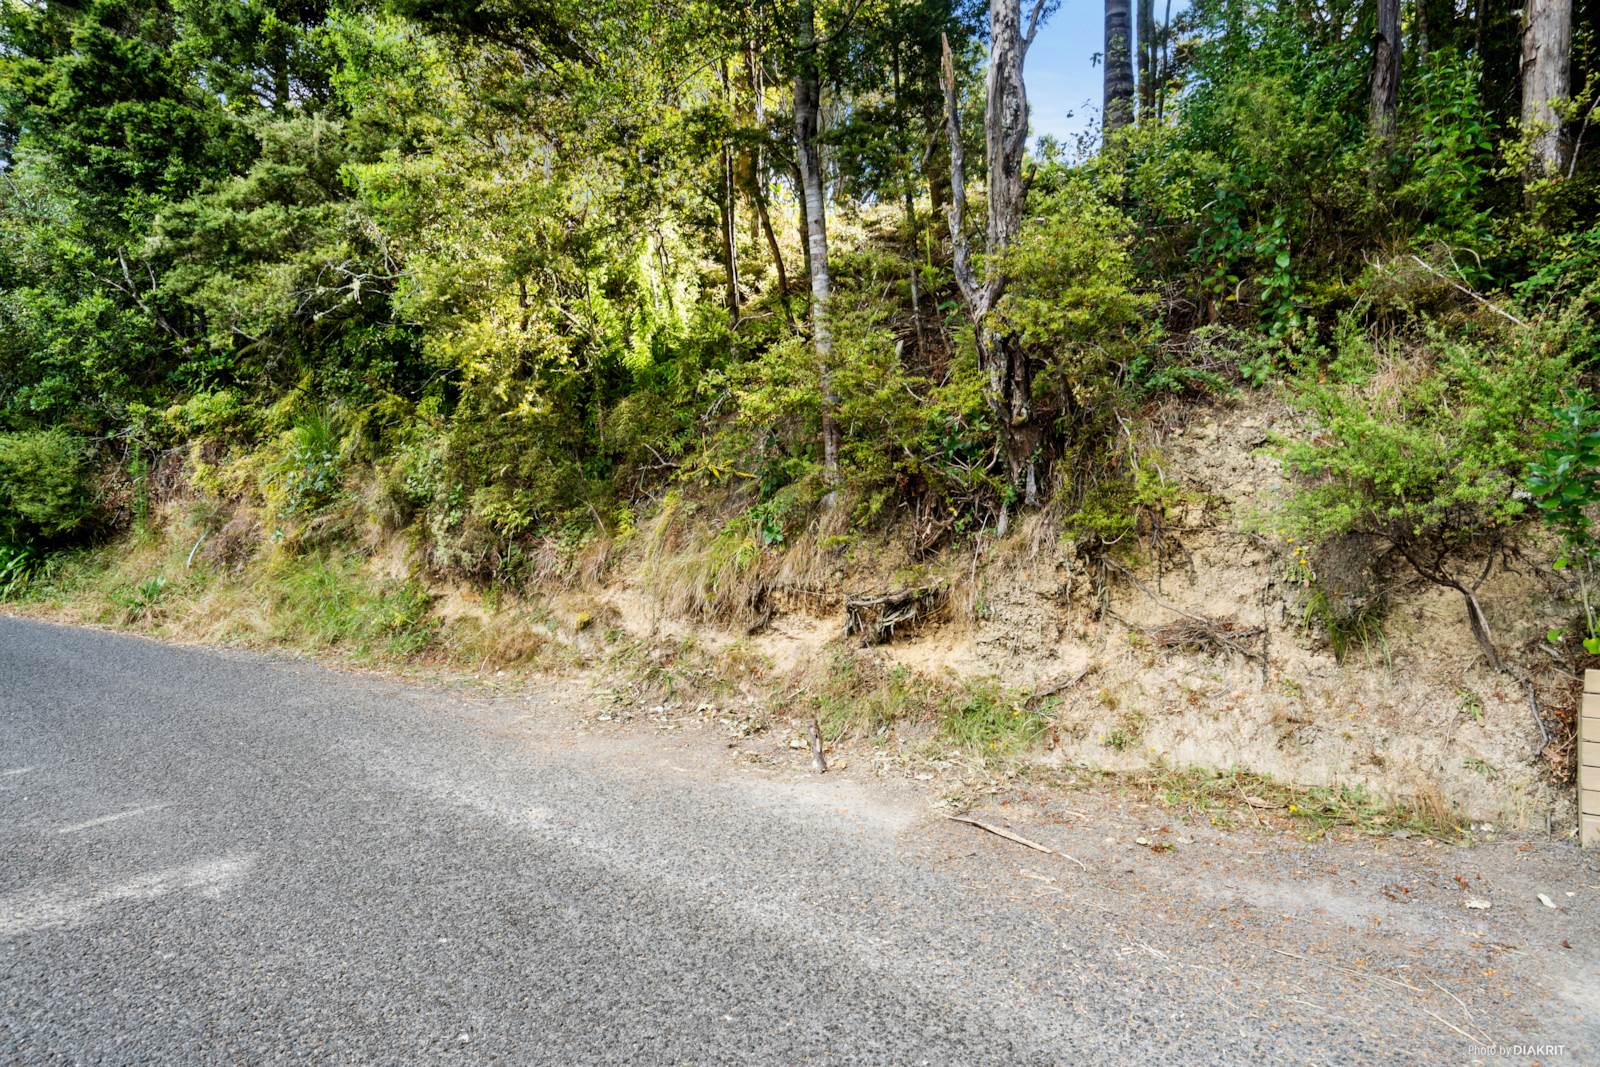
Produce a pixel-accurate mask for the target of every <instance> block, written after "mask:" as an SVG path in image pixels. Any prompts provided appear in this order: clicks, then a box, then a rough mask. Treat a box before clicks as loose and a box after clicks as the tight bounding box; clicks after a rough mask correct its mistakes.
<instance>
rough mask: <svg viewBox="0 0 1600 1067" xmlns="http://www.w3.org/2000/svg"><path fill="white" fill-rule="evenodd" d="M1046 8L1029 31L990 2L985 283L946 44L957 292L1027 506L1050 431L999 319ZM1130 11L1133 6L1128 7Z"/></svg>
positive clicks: (1018, 216)
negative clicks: (974, 240)
mask: <svg viewBox="0 0 1600 1067" xmlns="http://www.w3.org/2000/svg"><path fill="white" fill-rule="evenodd" d="M1044 9H1045V4H1044V0H1038V2H1037V3H1036V4H1035V7H1034V9H1033V13H1032V15H1031V16H1030V18H1029V25H1028V30H1027V33H1026V35H1024V33H1023V30H1022V5H1021V0H990V3H989V41H990V46H989V73H988V78H987V82H986V86H985V88H986V100H985V104H984V113H983V119H984V145H985V155H986V157H987V163H988V172H989V183H988V184H989V190H988V191H989V219H988V227H987V233H986V235H985V236H986V241H985V245H986V248H985V251H986V252H987V255H986V256H985V260H984V277H983V280H982V282H981V283H980V282H979V280H978V278H977V275H976V273H975V271H974V269H973V265H972V255H971V250H970V248H969V246H968V241H967V235H966V223H965V215H966V167H965V153H964V151H963V149H962V145H961V118H960V111H959V108H958V106H957V96H956V84H955V61H954V59H953V57H952V56H951V54H950V44H949V41H946V42H945V44H944V96H945V129H946V134H947V135H948V139H949V141H950V210H949V216H948V217H949V223H950V242H951V252H952V256H951V258H952V266H953V268H954V273H955V276H956V285H957V287H958V288H959V289H960V290H961V295H962V298H963V299H964V301H965V302H966V305H967V311H968V314H969V315H970V316H971V318H972V322H973V325H974V327H975V334H976V339H977V345H978V359H979V361H980V363H981V365H982V367H983V369H984V371H985V372H986V377H987V389H986V393H987V396H988V401H989V408H990V410H991V411H992V412H993V414H994V417H995V423H996V425H997V426H998V427H999V436H1000V444H1001V447H1002V451H1003V452H1004V453H1005V457H1006V464H1007V467H1008V469H1009V475H1010V479H1011V484H1012V485H1013V486H1015V487H1016V488H1017V489H1020V490H1021V491H1022V493H1023V498H1024V503H1026V504H1027V505H1028V506H1030V507H1031V506H1034V505H1036V504H1037V503H1038V496H1039V482H1040V478H1039V472H1038V470H1037V464H1038V462H1039V460H1040V458H1041V453H1042V451H1043V449H1042V446H1043V444H1044V432H1043V429H1042V428H1041V427H1039V426H1038V425H1036V424H1035V420H1034V410H1033V375H1032V369H1031V366H1030V364H1029V362H1028V356H1027V353H1026V352H1025V351H1024V350H1023V348H1022V346H1021V344H1020V343H1019V342H1018V341H1017V339H1016V338H1015V337H1011V336H1009V335H1007V334H1005V333H1003V332H1002V331H1000V330H998V329H997V328H996V326H995V322H994V319H993V318H992V313H993V311H994V308H995V305H996V304H998V303H999V301H1000V298H1001V297H1002V296H1004V295H1005V288H1006V281H1007V278H1006V275H1005V274H1004V272H1003V271H1002V270H1001V268H1000V267H999V263H1000V261H1001V260H1002V254H1003V253H1004V252H1005V251H1006V249H1007V248H1009V247H1010V245H1011V243H1012V242H1013V241H1014V240H1015V239H1016V236H1017V231H1018V230H1019V229H1020V228H1021V225H1022V209H1023V204H1024V201H1025V199H1026V197H1027V183H1026V181H1024V179H1023V175H1022V163H1023V159H1024V156H1025V155H1026V152H1027V144H1028V94H1027V87H1026V86H1025V85H1024V83H1023V80H1022V64H1023V60H1024V59H1025V58H1026V56H1027V50H1028V46H1029V45H1030V44H1032V43H1033V36H1034V33H1035V31H1036V30H1037V28H1038V24H1039V19H1040V18H1041V17H1042V15H1043V12H1044ZM1124 11H1126V3H1124Z"/></svg>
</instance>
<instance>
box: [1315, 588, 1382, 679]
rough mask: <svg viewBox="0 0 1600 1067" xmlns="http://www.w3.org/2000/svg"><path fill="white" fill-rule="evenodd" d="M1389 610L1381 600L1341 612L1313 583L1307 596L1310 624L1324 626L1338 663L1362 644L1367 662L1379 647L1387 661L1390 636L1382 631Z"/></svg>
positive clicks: (1380, 652) (1323, 628)
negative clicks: (1357, 608) (1352, 610)
mask: <svg viewBox="0 0 1600 1067" xmlns="http://www.w3.org/2000/svg"><path fill="white" fill-rule="evenodd" d="M1386 610H1387V605H1385V604H1383V603H1382V602H1381V601H1379V602H1375V603H1372V604H1366V605H1363V606H1362V607H1361V608H1360V609H1359V610H1357V611H1354V612H1341V611H1338V610H1336V609H1335V608H1334V605H1333V601H1332V600H1331V599H1330V598H1329V597H1328V595H1327V593H1325V592H1323V590H1321V589H1320V588H1318V587H1316V586H1315V585H1313V586H1312V588H1311V591H1310V592H1309V593H1308V594H1307V596H1306V613H1305V619H1306V622H1307V623H1308V624H1312V625H1318V626H1321V627H1322V630H1323V632H1324V633H1326V634H1327V635H1328V647H1329V648H1331V649H1333V658H1334V659H1336V660H1338V661H1339V662H1341V663H1343V662H1344V657H1345V654H1346V653H1348V652H1349V651H1350V649H1351V648H1354V647H1357V646H1359V647H1360V648H1361V651H1362V654H1363V655H1364V656H1365V657H1366V658H1367V660H1368V662H1371V659H1372V653H1373V650H1374V649H1376V650H1377V651H1378V653H1379V654H1380V656H1381V657H1382V659H1383V662H1384V663H1385V664H1388V663H1389V639H1388V636H1387V635H1386V634H1385V633H1384V630H1383V621H1384V616H1385V614H1386Z"/></svg>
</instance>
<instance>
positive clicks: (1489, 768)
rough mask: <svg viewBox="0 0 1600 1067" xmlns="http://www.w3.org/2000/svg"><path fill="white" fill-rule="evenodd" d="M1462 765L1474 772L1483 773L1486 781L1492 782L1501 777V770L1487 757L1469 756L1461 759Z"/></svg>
mask: <svg viewBox="0 0 1600 1067" xmlns="http://www.w3.org/2000/svg"><path fill="white" fill-rule="evenodd" d="M1461 765H1462V766H1463V767H1465V768H1466V769H1467V770H1469V771H1471V772H1473V773H1474V774H1481V775H1483V777H1484V780H1485V781H1489V782H1492V781H1494V780H1495V779H1496V778H1499V777H1500V771H1499V770H1498V769H1497V768H1496V767H1495V766H1494V764H1492V763H1490V762H1489V761H1488V760H1486V759H1482V758H1480V757H1478V756H1468V757H1467V758H1466V759H1464V760H1462V761H1461Z"/></svg>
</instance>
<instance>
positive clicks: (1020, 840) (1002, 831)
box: [945, 815, 1056, 856]
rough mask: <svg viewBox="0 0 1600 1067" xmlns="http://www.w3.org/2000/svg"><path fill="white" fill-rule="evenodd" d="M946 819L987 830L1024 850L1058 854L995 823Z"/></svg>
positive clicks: (967, 817)
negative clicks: (1020, 846)
mask: <svg viewBox="0 0 1600 1067" xmlns="http://www.w3.org/2000/svg"><path fill="white" fill-rule="evenodd" d="M945 818H947V819H949V820H950V821H952V822H964V823H966V824H967V825H968V826H976V827H977V828H978V829H980V830H987V831H989V832H990V833H991V834H994V835H995V836H996V837H1003V838H1005V839H1006V840H1007V841H1014V842H1016V843H1017V844H1019V845H1022V846H1023V847H1024V848H1031V849H1033V850H1034V851H1035V852H1043V853H1044V854H1045V855H1047V856H1054V855H1055V854H1056V852H1055V849H1053V848H1046V847H1045V846H1044V845H1041V844H1039V842H1037V841H1030V840H1028V839H1027V838H1026V837H1023V836H1022V835H1021V834H1018V833H1012V832H1011V831H1010V830H1007V829H1006V828H1005V827H1003V826H995V825H994V824H993V823H986V822H984V821H982V820H981V819H974V818H973V817H972V816H970V815H946V816H945Z"/></svg>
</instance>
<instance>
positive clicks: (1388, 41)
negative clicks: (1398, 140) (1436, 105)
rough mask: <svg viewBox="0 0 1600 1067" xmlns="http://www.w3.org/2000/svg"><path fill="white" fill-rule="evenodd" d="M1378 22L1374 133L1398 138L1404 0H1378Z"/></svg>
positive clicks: (1387, 138) (1374, 51)
mask: <svg viewBox="0 0 1600 1067" xmlns="http://www.w3.org/2000/svg"><path fill="white" fill-rule="evenodd" d="M1377 5H1378V18H1377V26H1376V28H1375V29H1374V30H1373V34H1372V134H1373V136H1374V137H1377V138H1378V139H1379V140H1380V141H1385V142H1387V141H1391V140H1393V139H1394V123H1395V109H1396V108H1397V107H1398V105H1399V102H1400V0H1377Z"/></svg>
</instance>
